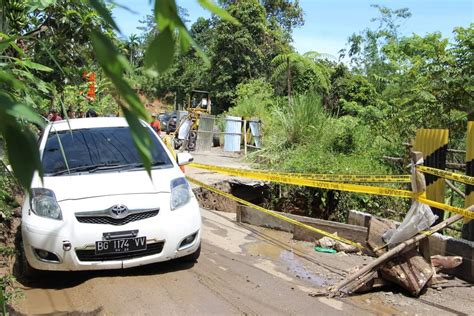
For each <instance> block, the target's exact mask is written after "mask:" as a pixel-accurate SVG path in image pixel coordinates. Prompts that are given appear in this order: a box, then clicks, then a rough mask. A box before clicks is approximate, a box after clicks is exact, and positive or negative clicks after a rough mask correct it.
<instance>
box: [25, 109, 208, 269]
mask: <svg viewBox="0 0 474 316" xmlns="http://www.w3.org/2000/svg"><path fill="white" fill-rule="evenodd" d="M142 124H143V125H144V126H146V127H147V129H148V130H149V133H150V135H151V138H152V144H151V147H150V148H151V152H152V158H153V166H152V170H151V178H150V176H149V175H148V173H147V171H146V170H145V169H144V167H143V165H142V162H141V160H140V157H139V154H138V152H137V150H136V149H135V147H134V145H133V143H132V136H131V133H130V130H129V127H128V124H127V122H126V121H125V119H124V118H84V119H74V120H69V123H68V122H67V121H58V122H54V123H52V124H49V125H48V126H47V127H46V129H45V130H44V133H43V135H42V136H41V137H40V140H39V149H40V154H41V161H42V164H43V171H44V177H43V179H41V178H40V177H39V175H38V174H36V175H35V176H34V179H33V181H32V186H31V190H30V192H31V194H27V195H26V197H25V203H24V205H23V209H22V225H21V231H22V238H23V250H24V256H22V257H23V259H26V260H23V268H24V273H25V274H29V273H31V272H34V271H35V269H36V270H56V271H72V270H98V269H122V268H128V267H134V266H140V265H145V264H150V263H155V262H160V261H166V260H171V259H175V258H182V259H184V260H189V261H196V260H197V258H198V257H199V254H200V250H201V247H200V245H201V243H200V241H201V214H200V210H199V206H198V203H197V200H196V198H195V196H194V194H193V193H192V191H191V188H190V186H189V184H188V182H187V181H186V179H185V176H184V174H183V172H182V171H181V170H180V168H179V166H180V165H184V164H186V163H189V162H191V161H192V157H191V155H190V154H188V153H180V154H178V155H177V159H176V160H177V161H175V159H174V158H173V156H172V155H171V153H170V152H169V151H168V149H167V148H166V146H165V145H164V144H163V142H162V141H161V139H160V138H159V137H158V136H157V134H156V133H155V132H154V131H153V130H152V129H151V127H150V126H149V125H148V124H146V123H145V122H142ZM64 157H65V158H66V159H64ZM66 162H67V164H66Z"/></svg>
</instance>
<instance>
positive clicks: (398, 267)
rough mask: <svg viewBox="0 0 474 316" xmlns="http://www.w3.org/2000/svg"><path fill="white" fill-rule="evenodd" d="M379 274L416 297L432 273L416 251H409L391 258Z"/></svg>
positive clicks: (429, 266) (428, 265)
mask: <svg viewBox="0 0 474 316" xmlns="http://www.w3.org/2000/svg"><path fill="white" fill-rule="evenodd" d="M380 273H381V275H382V277H383V278H384V279H386V280H389V281H391V282H393V283H395V284H398V285H399V286H401V287H403V288H404V289H406V290H407V291H408V292H409V293H410V294H411V295H413V296H415V297H417V296H418V295H420V292H421V290H423V288H424V287H425V286H426V284H427V283H428V281H429V280H430V279H431V277H432V276H433V274H434V271H433V269H432V268H431V265H430V264H429V263H428V262H426V260H425V259H424V258H423V257H422V256H421V255H420V254H419V253H418V251H417V250H416V249H410V250H409V251H407V252H404V253H402V254H400V255H399V256H398V257H395V258H392V259H391V260H390V261H389V262H387V263H386V264H385V265H384V266H383V267H382V269H381V270H380Z"/></svg>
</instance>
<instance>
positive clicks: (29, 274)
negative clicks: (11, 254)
mask: <svg viewBox="0 0 474 316" xmlns="http://www.w3.org/2000/svg"><path fill="white" fill-rule="evenodd" d="M19 255H20V273H21V276H22V277H23V279H26V280H32V279H35V278H36V277H37V276H38V275H39V272H40V271H39V270H36V269H35V268H33V267H32V266H31V265H30V264H29V262H28V259H27V258H26V255H25V249H24V248H23V245H21V251H20V254H19Z"/></svg>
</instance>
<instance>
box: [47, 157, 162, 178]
mask: <svg viewBox="0 0 474 316" xmlns="http://www.w3.org/2000/svg"><path fill="white" fill-rule="evenodd" d="M164 164H166V163H165V162H164V161H159V160H158V161H153V162H152V164H151V166H152V167H155V166H161V165H164ZM143 166H144V165H143V163H141V162H137V163H130V164H118V163H102V164H95V165H88V166H79V167H75V168H69V170H68V169H63V170H59V171H56V172H53V173H51V174H50V175H51V176H58V175H62V174H65V173H76V172H85V171H88V172H89V173H93V172H96V171H102V170H114V169H135V168H143Z"/></svg>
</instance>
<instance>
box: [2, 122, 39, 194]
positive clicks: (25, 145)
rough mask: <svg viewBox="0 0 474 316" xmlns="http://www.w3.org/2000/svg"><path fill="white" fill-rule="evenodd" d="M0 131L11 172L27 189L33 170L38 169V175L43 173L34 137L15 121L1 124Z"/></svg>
mask: <svg viewBox="0 0 474 316" xmlns="http://www.w3.org/2000/svg"><path fill="white" fill-rule="evenodd" d="M1 131H2V133H3V137H4V138H5V141H6V143H7V149H8V150H7V153H8V161H9V162H10V164H11V166H12V168H13V172H14V174H15V176H16V178H17V179H18V181H19V182H20V184H21V185H22V186H23V188H25V189H29V188H30V186H31V180H32V179H33V175H34V172H35V171H39V173H40V176H42V175H43V173H42V166H41V161H40V155H39V152H38V147H37V146H36V140H35V137H34V135H33V133H31V132H30V131H29V130H27V129H24V128H22V127H21V125H20V124H19V123H18V122H17V121H14V122H11V123H10V124H7V125H6V126H3V127H2V129H1Z"/></svg>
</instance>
